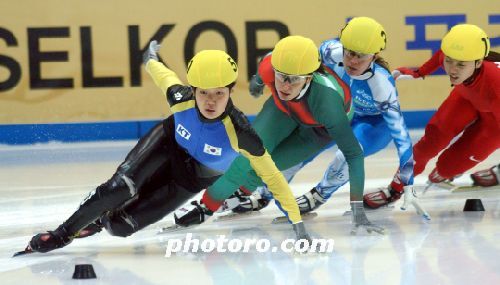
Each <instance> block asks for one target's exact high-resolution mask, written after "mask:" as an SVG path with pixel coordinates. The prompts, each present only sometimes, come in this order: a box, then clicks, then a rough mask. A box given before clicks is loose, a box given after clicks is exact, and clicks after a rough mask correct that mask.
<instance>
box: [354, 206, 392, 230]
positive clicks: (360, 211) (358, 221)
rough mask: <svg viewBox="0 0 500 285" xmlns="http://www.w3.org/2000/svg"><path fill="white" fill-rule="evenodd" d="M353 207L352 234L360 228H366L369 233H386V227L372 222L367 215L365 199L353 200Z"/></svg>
mask: <svg viewBox="0 0 500 285" xmlns="http://www.w3.org/2000/svg"><path fill="white" fill-rule="evenodd" d="M351 209H352V228H351V235H356V234H357V233H358V229H359V228H364V229H365V230H366V231H367V232H368V233H371V232H376V233H379V234H381V235H383V234H384V232H385V229H384V228H383V227H381V226H377V225H375V224H373V223H372V222H370V221H369V220H368V218H367V217H366V213H365V208H364V207H363V201H353V202H351Z"/></svg>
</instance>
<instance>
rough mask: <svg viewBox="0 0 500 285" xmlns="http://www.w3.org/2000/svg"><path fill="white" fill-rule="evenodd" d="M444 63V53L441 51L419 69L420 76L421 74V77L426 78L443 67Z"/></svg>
mask: <svg viewBox="0 0 500 285" xmlns="http://www.w3.org/2000/svg"><path fill="white" fill-rule="evenodd" d="M443 61H444V53H443V51H441V49H440V50H438V51H437V52H436V53H435V54H434V55H433V56H432V57H431V59H429V60H428V61H427V62H426V63H424V64H422V66H420V68H419V69H418V74H420V76H426V75H429V74H431V73H433V72H434V71H436V70H437V69H438V68H439V67H440V66H442V65H443Z"/></svg>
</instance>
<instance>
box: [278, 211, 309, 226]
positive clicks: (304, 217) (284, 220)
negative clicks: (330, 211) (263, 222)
mask: <svg viewBox="0 0 500 285" xmlns="http://www.w3.org/2000/svg"><path fill="white" fill-rule="evenodd" d="M300 215H301V217H302V221H307V220H312V219H314V218H316V217H317V216H318V213H316V212H308V213H305V214H300ZM285 223H288V218H287V217H285V216H281V217H276V218H274V219H273V221H272V222H271V224H273V225H275V224H285Z"/></svg>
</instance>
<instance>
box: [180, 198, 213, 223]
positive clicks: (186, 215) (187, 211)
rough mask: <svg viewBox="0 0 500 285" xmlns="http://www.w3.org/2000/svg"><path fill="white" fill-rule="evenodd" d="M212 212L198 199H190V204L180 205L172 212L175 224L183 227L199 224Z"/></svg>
mask: <svg viewBox="0 0 500 285" xmlns="http://www.w3.org/2000/svg"><path fill="white" fill-rule="evenodd" d="M212 215H213V212H212V211H210V210H209V209H207V207H205V205H203V204H199V203H198V201H196V200H195V201H191V204H190V205H189V206H186V207H182V208H180V209H179V210H177V211H175V213H174V220H175V224H176V225H179V226H183V227H188V226H192V225H199V224H201V223H203V222H204V221H206V220H207V219H208V218H209V217H210V216H212Z"/></svg>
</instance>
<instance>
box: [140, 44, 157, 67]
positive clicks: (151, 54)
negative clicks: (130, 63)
mask: <svg viewBox="0 0 500 285" xmlns="http://www.w3.org/2000/svg"><path fill="white" fill-rule="evenodd" d="M159 50H160V45H159V44H158V42H157V41H155V40H153V41H151V42H150V43H149V46H148V49H146V51H145V52H144V54H142V63H144V65H146V64H147V63H148V61H149V60H150V59H154V60H156V61H158V51H159Z"/></svg>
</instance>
